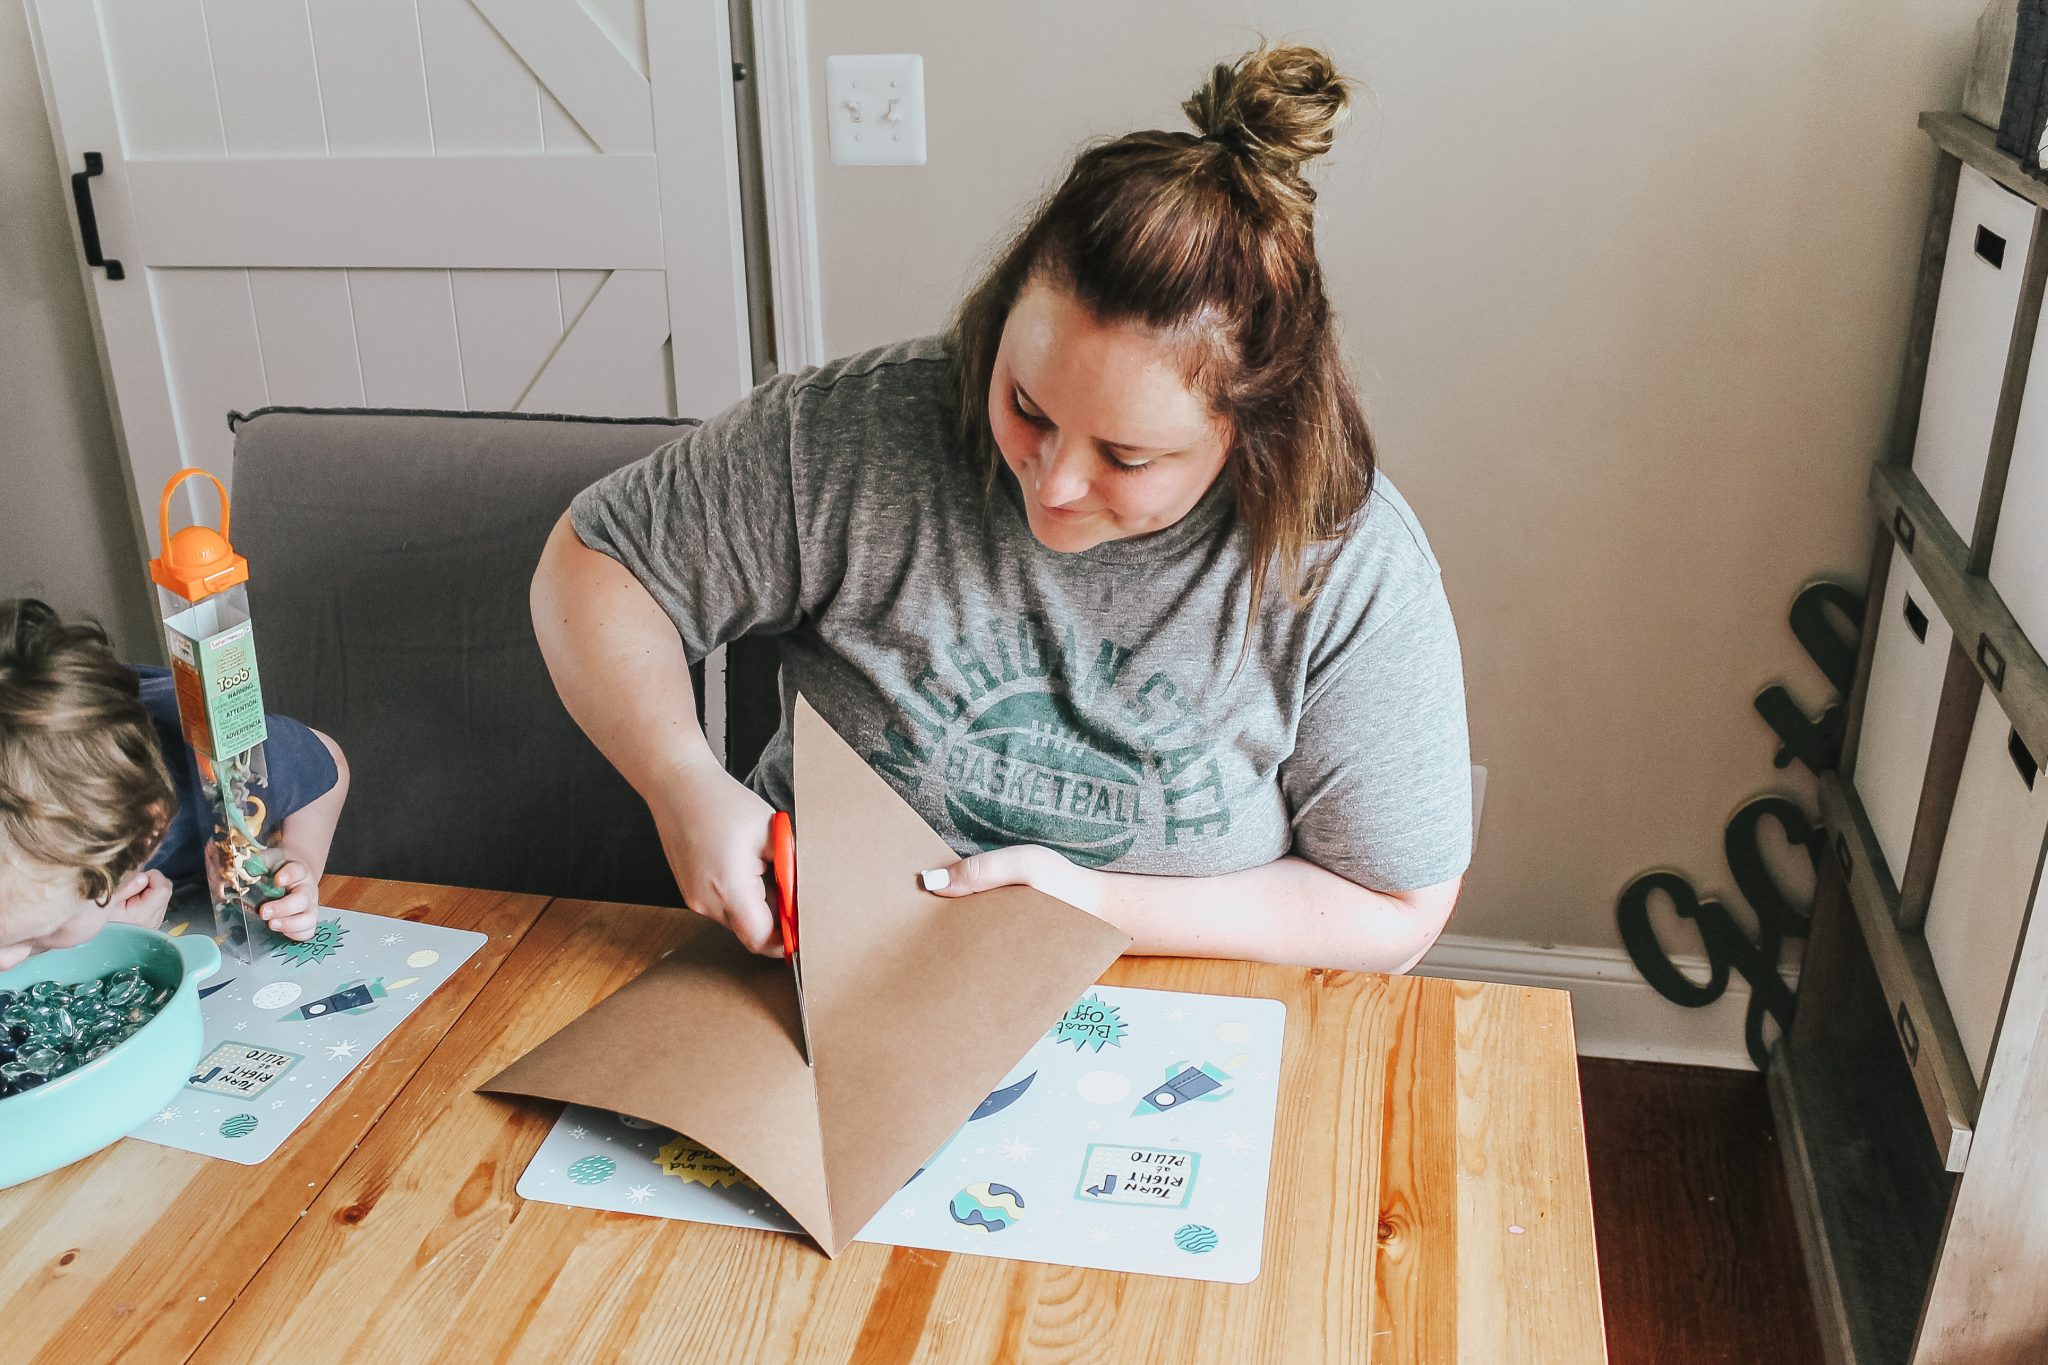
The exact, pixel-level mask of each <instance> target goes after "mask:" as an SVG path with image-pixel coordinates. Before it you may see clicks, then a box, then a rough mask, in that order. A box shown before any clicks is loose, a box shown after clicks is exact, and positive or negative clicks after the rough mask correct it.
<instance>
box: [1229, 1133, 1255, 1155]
mask: <svg viewBox="0 0 2048 1365" xmlns="http://www.w3.org/2000/svg"><path fill="white" fill-rule="evenodd" d="M1222 1142H1223V1150H1224V1151H1226V1152H1249V1151H1250V1150H1251V1149H1252V1140H1251V1139H1250V1138H1249V1137H1247V1136H1245V1135H1244V1134H1243V1133H1240V1132H1237V1131H1235V1130H1233V1131H1231V1132H1228V1133H1225V1134H1224V1135H1223V1138H1222Z"/></svg>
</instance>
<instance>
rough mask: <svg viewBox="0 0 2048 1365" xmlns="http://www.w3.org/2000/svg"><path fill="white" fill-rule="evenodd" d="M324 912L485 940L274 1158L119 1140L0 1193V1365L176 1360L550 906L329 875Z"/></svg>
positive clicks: (529, 899) (539, 900)
mask: <svg viewBox="0 0 2048 1365" xmlns="http://www.w3.org/2000/svg"><path fill="white" fill-rule="evenodd" d="M321 891H322V894H321V901H322V903H323V904H327V905H332V906H337V907H340V908H344V909H350V910H359V911H362V912H364V913H366V914H376V915H390V916H394V917H397V918H401V919H410V920H417V921H420V922H422V923H428V924H440V925H446V926H448V927H450V928H455V929H473V930H476V931H479V932H482V933H486V934H489V935H490V941H489V942H488V943H486V944H485V945H484V946H483V947H482V948H480V949H478V951H477V953H476V956H474V957H473V958H471V959H470V960H469V962H468V964H467V965H465V966H464V967H463V969H462V970H461V971H460V972H458V973H456V975H455V976H454V977H452V978H451V979H450V980H449V981H448V982H447V984H446V985H444V986H443V987H442V988H441V989H439V990H437V991H435V992H434V993H433V994H432V995H430V996H428V997H427V999H426V1000H425V1001H424V1002H423V1003H422V1004H421V1005H420V1007H419V1009H418V1010H416V1011H415V1012H414V1013H413V1015H412V1017H411V1018H410V1019H407V1020H406V1021H405V1022H404V1023H403V1024H401V1025H400V1026H399V1028H398V1030H397V1031H396V1032H394V1033H393V1034H392V1035H391V1037H389V1038H388V1039H386V1040H385V1041H384V1042H383V1043H382V1044H380V1045H379V1046H378V1047H377V1049H376V1050H375V1051H374V1052H372V1053H371V1054H370V1056H369V1057H368V1058H366V1059H365V1060H364V1062H363V1064H362V1065H361V1066H359V1067H357V1068H356V1069H355V1071H354V1072H352V1073H351V1074H350V1075H349V1077H348V1079H347V1080H345V1081H343V1082H342V1084H341V1086H340V1087H339V1088H338V1089H336V1090H335V1092H334V1093H333V1094H332V1095H330V1096H329V1097H328V1098H327V1100H326V1101H325V1102H324V1103H323V1104H322V1105H321V1106H320V1108H319V1109H318V1110H317V1111H316V1112H315V1113H314V1114H313V1116H312V1118H311V1119H309V1120H308V1121H307V1122H306V1124H305V1125H304V1126H302V1127H301V1128H300V1129H299V1130H298V1131H297V1132H296V1133H294V1134H292V1136H291V1137H290V1138H288V1139H286V1141H285V1143H284V1145H283V1146H282V1147H280V1148H279V1149H278V1151H277V1153H276V1154H275V1155H274V1156H272V1157H271V1158H270V1159H269V1160H268V1161H265V1162H264V1163H262V1164H261V1165H258V1166H241V1165H237V1164H235V1163H233V1162H228V1161H216V1160H212V1159H209V1158H207V1157H203V1156H199V1155H197V1154H195V1153H192V1152H180V1151H175V1150H173V1149H171V1148H168V1147H159V1146H156V1145H155V1144H153V1143H147V1142H141V1141H137V1140H135V1139H132V1138H124V1139H122V1140H121V1141H119V1142H117V1143H115V1144H114V1145H113V1146H111V1147H109V1148H107V1149H106V1150H104V1151H101V1152H99V1153H96V1154H95V1155H93V1156H90V1157H88V1158H86V1159H85V1160H83V1161H80V1162H76V1163H74V1164H72V1165H70V1166H67V1167H65V1168H64V1169H62V1170H60V1171H55V1172H52V1173H51V1174H49V1175H46V1176H43V1177H41V1178H40V1179H37V1180H32V1181H29V1182H28V1183H26V1184H23V1185H18V1186H16V1187H14V1188H13V1189H9V1190H0V1361H7V1362H9V1363H10V1365H13V1363H14V1362H25V1361H50V1362H63V1363H64V1365H74V1363H75V1362H80V1361H111V1360H136V1361H177V1360H184V1359H186V1358H187V1357H188V1356H190V1354H191V1353H192V1351H193V1350H194V1348H195V1347H197V1346H198V1345H199V1343H200V1342H201V1340H202V1339H204V1338H205V1337H206V1335H207V1333H208V1332H209V1331H211V1330H212V1329H213V1328H214V1327H215V1325H216V1323H218V1322H219V1321H220V1319H221V1316H222V1314H224V1313H225V1312H227V1310H228V1308H229V1306H230V1305H231V1304H232V1303H233V1302H234V1300H235V1297H236V1295H238V1294H239V1293H241V1292H242V1289H243V1287H244V1286H245V1285H247V1284H248V1282H249V1281H250V1279H251V1278H252V1277H253V1276H254V1275H255V1274H256V1272H257V1270H258V1269H259V1268H260V1267H261V1266H262V1265H263V1264H264V1262H265V1260H266V1258H268V1257H269V1256H270V1255H271V1253H272V1252H273V1251H274V1250H275V1249H276V1248H277V1246H278V1244H279V1243H280V1242H282V1241H284V1240H285V1238H286V1234H287V1233H289V1232H290V1231H291V1230H292V1228H293V1226H294V1225H295V1224H296V1223H297V1222H298V1221H299V1219H300V1218H301V1217H302V1216H303V1215H304V1213H305V1211H306V1210H307V1209H308V1208H310V1207H311V1206H312V1205H313V1203H314V1202H315V1201H316V1200H317V1199H318V1198H319V1196H320V1194H321V1192H322V1190H323V1189H324V1188H325V1187H326V1185H327V1183H328V1181H329V1180H330V1179H331V1178H332V1177H333V1175H334V1173H335V1171H336V1169H337V1168H339V1167H340V1166H341V1164H342V1163H343V1161H344V1160H346V1159H347V1157H348V1155H349V1153H350V1152H351V1151H352V1150H353V1149H354V1147H355V1145H356V1144H357V1143H359V1142H361V1141H362V1140H363V1139H364V1137H365V1135H366V1134H368V1133H369V1132H370V1131H371V1129H372V1128H373V1126H375V1125H376V1124H377V1121H378V1118H379V1116H380V1115H382V1114H383V1113H384V1111H385V1108H386V1106H387V1105H389V1104H390V1103H391V1101H392V1099H393V1097H395V1096H396V1095H397V1094H398V1093H399V1091H400V1089H401V1088H402V1087H403V1086H404V1085H405V1083H406V1081H407V1080H408V1079H410V1078H411V1076H412V1075H413V1073H414V1072H415V1071H416V1070H417V1069H418V1068H419V1066H420V1064H421V1063H422V1062H423V1061H424V1060H425V1059H426V1058H427V1056H428V1054H429V1053H431V1052H432V1051H433V1049H434V1047H435V1045H436V1044H438V1043H439V1042H440V1041H441V1039H442V1036H443V1035H444V1034H445V1033H446V1032H447V1031H448V1029H449V1028H450V1027H451V1026H452V1025H453V1024H454V1023H455V1021H456V1019H457V1018H458V1017H460V1016H461V1015H462V1013H463V1011H464V1010H465V1009H466V1008H467V1007H468V1006H469V1005H470V1003H471V1002H472V1001H473V1000H474V999H475V998H476V996H477V994H478V992H479V991H480V990H481V989H482V987H483V986H484V984H485V983H486V982H487V981H489V980H490V978H491V975H492V973H493V972H495V971H496V970H497V969H498V967H499V966H500V965H501V964H502V963H503V962H504V961H505V959H506V957H507V955H508V954H509V953H510V951H511V950H512V948H513V947H514V945H515V944H517V943H518V942H519V941H520V939H521V938H523V937H524V936H525V934H526V931H527V929H528V928H529V927H530V926H531V925H532V923H533V921H534V919H535V918H536V917H537V916H538V915H539V914H540V912H541V911H542V909H543V908H545V906H546V904H547V901H546V898H545V897H540V896H513V895H504V894H500V893H497V892H489V891H453V890H449V889H446V888H440V887H434V888H428V887H420V886H411V885H407V884H404V883H396V882H391V883H373V882H365V881H359V880H356V879H352V878H344V877H330V878H328V879H327V880H326V881H325V882H324V883H323V884H322V888H321Z"/></svg>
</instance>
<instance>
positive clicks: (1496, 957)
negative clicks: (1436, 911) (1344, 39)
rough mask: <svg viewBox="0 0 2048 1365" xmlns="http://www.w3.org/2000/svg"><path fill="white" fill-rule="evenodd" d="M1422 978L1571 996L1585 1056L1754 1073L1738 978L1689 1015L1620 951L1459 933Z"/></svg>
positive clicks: (1690, 965)
mask: <svg viewBox="0 0 2048 1365" xmlns="http://www.w3.org/2000/svg"><path fill="white" fill-rule="evenodd" d="M1672 965H1673V966H1675V967H1677V968H1678V969H1679V970H1680V971H1682V972H1684V973H1685V974H1686V975H1687V976H1689V977H1691V978H1692V979H1693V980H1695V981H1704V980H1706V979H1707V975H1708V973H1707V964H1706V960H1705V959H1704V958H1684V957H1680V958H1674V959H1672ZM1415 972H1416V974H1417V975H1419V976H1439V977H1456V978H1459V979H1461V980H1465V981H1497V982H1501V983H1504V984H1507V985H1513V986H1547V987H1549V988H1550V989H1552V990H1561V991H1570V992H1571V996H1572V1024H1573V1027H1574V1029H1575V1030H1576V1032H1577V1034H1578V1043H1579V1055H1580V1056H1582V1057H1619V1058H1624V1059H1626V1060H1628V1061H1635V1062H1676V1063H1680V1064H1682V1065H1685V1066H1718V1067H1730V1068H1736V1069H1740V1070H1744V1071H1750V1070H1754V1069H1755V1068H1754V1066H1753V1065H1752V1064H1751V1062H1750V1060H1749V1049H1748V1047H1747V1046H1746V1045H1745V1044H1744V1043H1743V1041H1742V1036H1743V1035H1742V1028H1743V1016H1744V1015H1745V1014H1746V1013H1747V1012H1748V1010H1749V983H1748V982H1746V981H1744V980H1743V979H1742V978H1741V977H1739V976H1731V977H1730V978H1729V981H1728V989H1727V991H1726V992H1724V993H1723V994H1722V996H1721V998H1720V999H1719V1000H1716V1001H1715V1002H1714V1003H1713V1004H1711V1005H1708V1006H1707V1007H1706V1008H1704V1009H1696V1010H1695V1009H1686V1008H1685V1007H1684V1006H1682V1005H1674V1004H1673V1003H1671V1002H1670V1001H1669V1000H1666V999H1665V998H1664V997H1663V996H1661V995H1659V994H1657V992H1656V991H1655V990H1653V989H1651V987H1650V983H1649V982H1647V981H1645V980H1643V978H1642V975H1641V974H1640V973H1639V972H1637V971H1636V968H1635V964H1634V963H1633V962H1631V961H1629V957H1628V954H1627V953H1625V952H1623V951H1622V950H1621V949H1619V948H1576V947H1551V948H1546V947H1543V946H1541V945H1539V944H1534V943H1517V942H1514V941H1512V940H1509V939H1494V938H1464V937H1460V936H1458V935H1454V934H1446V935H1444V936H1443V937H1442V938H1440V939H1438V940H1437V942H1436V946H1435V947H1434V948H1432V949H1430V950H1429V955H1428V956H1427V957H1425V958H1423V959H1422V963H1421V965H1420V966H1418V967H1416V969H1415ZM1786 980H1787V983H1788V984H1790V985H1793V986H1797V984H1798V977H1797V974H1796V972H1791V971H1788V972H1787V974H1786Z"/></svg>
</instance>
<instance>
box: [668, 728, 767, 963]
mask: <svg viewBox="0 0 2048 1365" xmlns="http://www.w3.org/2000/svg"><path fill="white" fill-rule="evenodd" d="M647 804H648V808H649V809H650V810H652V811H653V812H654V827H655V829H657V830H658V831H659V832H660V834H661V847H662V850H663V851H664V852H665V853H666V854H667V855H668V865H669V870H670V871H672V872H674V873H675V875H676V885H677V886H678V887H679V888H681V890H682V893H683V904H685V905H687V906H688V907H689V908H690V909H692V910H694V911H696V912H697V913H698V914H700V915H702V916H704V917H705V918H706V919H713V920H717V921H718V922H719V923H720V924H723V925H724V926H725V927H726V928H728V929H730V930H732V933H733V936H734V937H735V938H737V939H738V940H739V941H740V943H741V944H742V945H744V946H745V947H746V948H747V950H748V951H749V952H754V953H759V954H761V955H762V956H763V957H781V956H782V939H781V936H780V933H779V930H778V928H777V925H776V920H775V912H774V911H773V910H772V909H771V908H770V906H769V904H768V886H767V882H766V881H765V880H764V878H765V876H766V874H767V871H768V867H769V851H768V825H769V821H770V820H771V819H772V818H773V817H774V814H775V812H774V810H773V808H772V807H770V806H769V804H768V803H767V802H766V801H763V800H762V799H761V798H760V797H759V796H758V795H756V794H755V793H754V791H753V789H752V788H750V787H748V786H747V785H746V784H745V783H744V782H741V781H739V780H738V779H737V778H735V777H733V776H732V775H731V774H730V773H728V772H726V771H725V769H724V768H723V767H721V766H719V763H718V760H717V759H715V758H713V757H712V756H711V755H710V754H709V753H708V752H706V753H704V754H703V755H701V756H700V757H698V758H696V759H693V760H691V761H690V762H688V763H686V764H685V765H683V766H682V767H681V768H679V769H677V770H675V771H674V772H672V773H671V774H669V775H668V776H667V777H666V778H665V779H664V780H663V782H662V785H661V787H660V789H659V790H658V791H657V792H655V793H654V794H653V795H652V797H651V799H650V800H649V801H648V803H647Z"/></svg>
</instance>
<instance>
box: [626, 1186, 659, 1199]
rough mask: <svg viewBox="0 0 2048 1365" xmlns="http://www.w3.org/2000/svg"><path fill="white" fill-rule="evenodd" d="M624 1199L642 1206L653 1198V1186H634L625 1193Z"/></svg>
mask: <svg viewBox="0 0 2048 1365" xmlns="http://www.w3.org/2000/svg"><path fill="white" fill-rule="evenodd" d="M626 1198H628V1199H630V1200H632V1201H633V1202H634V1203H636V1204H644V1203H646V1202H647V1201H648V1200H650V1199H652V1198H654V1186H652V1185H635V1186H634V1187H633V1188H632V1189H630V1190H627V1191H626Z"/></svg>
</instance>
